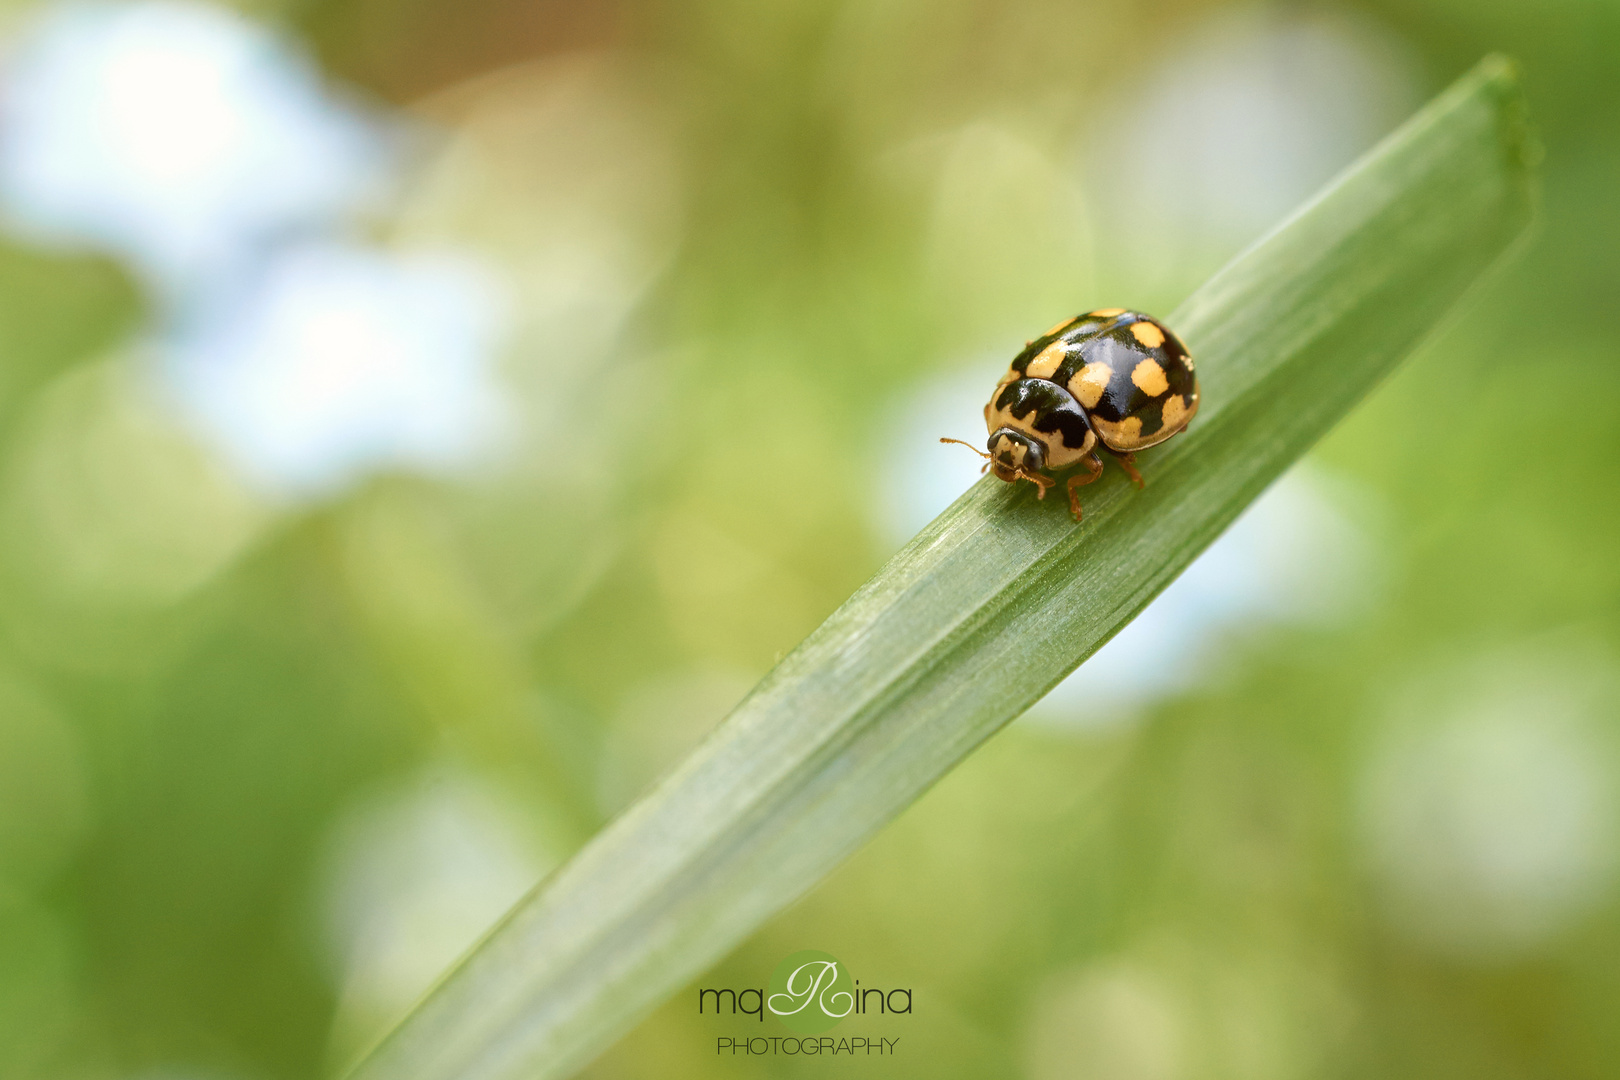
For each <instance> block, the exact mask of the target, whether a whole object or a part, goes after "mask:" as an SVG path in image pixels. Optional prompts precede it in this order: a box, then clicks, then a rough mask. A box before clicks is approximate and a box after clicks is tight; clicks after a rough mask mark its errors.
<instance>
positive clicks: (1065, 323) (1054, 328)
mask: <svg viewBox="0 0 1620 1080" xmlns="http://www.w3.org/2000/svg"><path fill="white" fill-rule="evenodd" d="M1072 322H1074V320H1073V319H1072V318H1071V319H1064V320H1063V321H1062V322H1060V323H1053V324H1052V328H1051V329H1050V330H1048V331H1047V332H1046V333H1044V334H1042V335H1041V337H1051V336H1052V335H1053V334H1055V333H1057V332H1058V331H1059V330H1061V329H1063V328H1064V327H1065V326H1068V325H1069V324H1070V323H1072Z"/></svg>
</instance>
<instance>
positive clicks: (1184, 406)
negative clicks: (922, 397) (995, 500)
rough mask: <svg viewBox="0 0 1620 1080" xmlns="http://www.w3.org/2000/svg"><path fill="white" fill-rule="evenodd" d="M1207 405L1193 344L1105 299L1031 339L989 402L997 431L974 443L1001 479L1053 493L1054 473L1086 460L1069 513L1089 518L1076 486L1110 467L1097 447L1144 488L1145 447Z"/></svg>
mask: <svg viewBox="0 0 1620 1080" xmlns="http://www.w3.org/2000/svg"><path fill="white" fill-rule="evenodd" d="M1197 411H1198V377H1197V376H1196V375H1194V374H1193V361H1192V357H1191V356H1189V355H1188V354H1187V347H1186V346H1185V345H1183V344H1182V343H1181V341H1180V339H1178V338H1177V337H1176V335H1174V334H1172V333H1171V332H1170V331H1169V330H1168V329H1167V328H1166V327H1165V325H1164V324H1163V323H1161V322H1159V321H1158V320H1157V319H1155V318H1153V317H1151V316H1149V315H1144V314H1142V313H1141V312H1140V311H1126V310H1125V309H1124V308H1105V309H1103V310H1102V311H1092V312H1088V313H1087V314H1085V315H1077V316H1075V317H1074V318H1072V319H1065V320H1063V321H1062V322H1060V323H1058V324H1057V325H1056V326H1054V327H1052V329H1050V330H1048V331H1047V332H1046V333H1044V334H1042V335H1041V336H1040V337H1038V338H1036V339H1035V340H1034V341H1031V342H1028V343H1027V344H1026V345H1025V346H1024V351H1023V352H1021V353H1019V354H1018V355H1017V356H1016V357H1014V358H1013V362H1012V366H1011V367H1009V368H1008V369H1007V373H1006V374H1005V375H1003V376H1002V377H1001V381H1000V382H999V383H997V384H996V390H995V393H993V394H991V395H990V403H989V404H988V405H986V406H985V407H984V422H985V426H986V427H988V428H989V429H990V440H989V442H987V443H986V444H985V448H986V449H987V450H989V451H990V452H989V453H988V454H986V453H984V452H983V451H980V450H977V449H974V448H973V447H972V446H971V445H970V444H968V443H963V442H962V440H960V439H941V440H940V441H941V442H954V443H962V445H963V446H967V447H968V448H969V449H973V450H974V453H977V454H979V455H980V456H981V457H984V458H987V459H988V460H987V462H986V464H985V467H986V468H987V469H989V470H990V471H991V472H993V473H994V474H995V475H996V477H997V479H1000V480H1006V481H1007V482H1008V483H1012V482H1014V481H1018V480H1028V481H1029V482H1030V483H1032V484H1034V485H1035V486H1036V487H1037V488H1039V489H1040V497H1041V498H1043V499H1044V498H1046V489H1047V488H1050V487H1052V486H1053V485H1054V484H1056V483H1057V481H1056V480H1054V479H1053V478H1052V477H1050V476H1048V475H1046V473H1047V472H1048V471H1062V470H1064V469H1068V468H1071V467H1073V466H1076V465H1083V466H1084V467H1085V469H1086V471H1085V472H1084V473H1076V474H1075V475H1073V476H1071V477H1069V480H1068V483H1067V484H1066V485H1065V490H1066V491H1067V492H1068V494H1069V512H1070V513H1072V514H1073V515H1074V520H1076V521H1079V520H1080V498H1079V495H1078V494H1077V493H1076V491H1075V489H1076V488H1079V487H1081V486H1082V485H1085V484H1089V483H1091V482H1092V481H1093V480H1096V479H1097V478H1098V477H1100V476H1101V475H1102V472H1103V465H1102V460H1101V459H1100V458H1099V457H1098V456H1097V450H1098V449H1099V448H1100V449H1102V450H1106V451H1108V453H1110V454H1112V455H1113V456H1114V457H1115V458H1117V459H1118V460H1119V463H1120V466H1121V467H1122V468H1124V470H1125V471H1126V472H1127V473H1129V474H1130V477H1131V480H1132V481H1133V482H1134V483H1135V484H1136V486H1137V487H1141V486H1142V474H1141V473H1139V472H1137V471H1136V464H1135V460H1136V451H1138V450H1144V449H1146V448H1147V447H1149V446H1156V445H1158V444H1159V443H1162V442H1164V440H1166V439H1168V438H1169V437H1170V436H1172V435H1174V434H1175V433H1176V432H1178V431H1181V430H1183V429H1184V428H1186V426H1187V423H1188V421H1190V420H1191V419H1192V418H1193V414H1194V413H1196V412H1197Z"/></svg>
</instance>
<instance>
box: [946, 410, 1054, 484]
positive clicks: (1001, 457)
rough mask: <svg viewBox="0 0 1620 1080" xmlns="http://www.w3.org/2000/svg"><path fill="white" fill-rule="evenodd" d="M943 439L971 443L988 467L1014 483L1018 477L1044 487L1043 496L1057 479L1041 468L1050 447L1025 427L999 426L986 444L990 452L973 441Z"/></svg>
mask: <svg viewBox="0 0 1620 1080" xmlns="http://www.w3.org/2000/svg"><path fill="white" fill-rule="evenodd" d="M939 441H940V442H942V443H957V444H959V445H962V446H965V447H967V448H968V449H969V450H972V451H973V452H974V453H975V454H978V455H979V456H980V457H982V458H984V459H985V462H984V467H985V468H986V469H989V470H990V471H991V472H993V473H995V474H996V479H997V480H1005V481H1007V482H1008V483H1012V482H1013V481H1014V480H1028V481H1029V482H1030V483H1032V484H1034V485H1035V486H1036V487H1038V488H1040V497H1041V498H1043V499H1044V498H1046V489H1047V488H1049V487H1051V486H1052V485H1053V484H1054V483H1056V481H1055V480H1053V479H1052V478H1051V477H1050V476H1047V475H1045V474H1044V473H1042V472H1041V469H1043V468H1045V467H1046V447H1044V446H1042V445H1041V443H1040V441H1039V440H1036V439H1032V438H1030V437H1029V436H1028V435H1025V434H1024V433H1023V432H1021V431H1014V430H1013V429H1012V428H1007V427H1004V428H997V429H996V431H995V433H994V434H993V435H991V436H990V441H989V442H988V443H987V444H986V445H987V446H988V447H989V448H990V452H989V453H988V454H987V453H985V452H984V451H983V450H979V449H976V448H975V447H974V445H973V444H972V443H965V442H962V440H961V439H941V440H939Z"/></svg>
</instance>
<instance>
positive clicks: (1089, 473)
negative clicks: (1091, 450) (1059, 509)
mask: <svg viewBox="0 0 1620 1080" xmlns="http://www.w3.org/2000/svg"><path fill="white" fill-rule="evenodd" d="M1081 463H1082V464H1083V465H1085V467H1086V474H1085V475H1084V476H1081V475H1080V474H1079V473H1075V474H1074V475H1073V476H1071V477H1069V482H1068V483H1067V484H1065V485H1064V487H1065V488H1066V489H1067V490H1068V492H1069V513H1071V514H1073V515H1074V520H1075V521H1079V520H1080V496H1079V494H1078V493H1077V492H1076V491H1075V490H1074V489H1075V488H1079V487H1085V486H1086V485H1087V484H1089V483H1091V482H1092V481H1093V480H1096V479H1097V478H1098V477H1099V476H1101V475H1102V474H1103V463H1102V462H1101V461H1099V460H1097V455H1096V454H1091V455H1089V456H1087V457H1086V458H1084V459H1082V461H1081Z"/></svg>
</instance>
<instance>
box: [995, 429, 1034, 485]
mask: <svg viewBox="0 0 1620 1080" xmlns="http://www.w3.org/2000/svg"><path fill="white" fill-rule="evenodd" d="M985 449H987V450H989V451H990V471H991V472H993V473H995V474H996V479H998V480H1006V481H1007V482H1008V483H1011V482H1012V481H1014V480H1020V479H1032V478H1033V474H1036V473H1039V472H1040V471H1041V469H1043V468H1044V467H1045V466H1046V447H1044V446H1042V445H1041V444H1040V443H1039V442H1037V441H1035V440H1034V439H1032V438H1030V437H1029V436H1028V435H1025V434H1024V433H1023V432H1021V431H1014V430H1013V429H1012V428H1007V427H1004V428H997V429H996V431H995V432H994V433H993V434H992V435H991V436H990V441H989V442H987V443H986V444H985ZM1035 482H1036V483H1037V484H1039V483H1040V481H1038V480H1037V481H1035Z"/></svg>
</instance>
